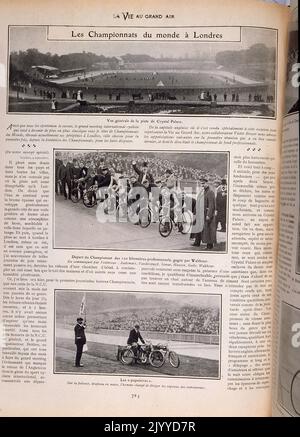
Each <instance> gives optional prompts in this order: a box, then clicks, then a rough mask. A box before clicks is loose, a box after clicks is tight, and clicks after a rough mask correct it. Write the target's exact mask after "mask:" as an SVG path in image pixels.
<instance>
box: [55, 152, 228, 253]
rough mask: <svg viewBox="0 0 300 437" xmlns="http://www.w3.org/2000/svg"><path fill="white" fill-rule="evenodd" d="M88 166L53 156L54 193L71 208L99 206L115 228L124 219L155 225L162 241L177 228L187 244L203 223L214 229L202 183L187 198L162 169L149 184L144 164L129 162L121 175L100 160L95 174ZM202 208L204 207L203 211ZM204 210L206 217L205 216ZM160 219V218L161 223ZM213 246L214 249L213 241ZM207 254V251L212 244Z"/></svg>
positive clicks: (89, 163) (168, 170)
mask: <svg viewBox="0 0 300 437" xmlns="http://www.w3.org/2000/svg"><path fill="white" fill-rule="evenodd" d="M93 164H94V163H92V161H91V160H86V161H85V163H84V162H83V161H80V160H78V159H77V158H73V159H72V160H71V161H70V160H68V159H67V158H64V157H63V158H62V159H61V157H60V155H59V154H58V155H56V161H55V183H56V193H57V194H59V193H60V194H62V195H63V196H64V198H65V199H72V200H73V201H74V202H77V201H79V200H80V199H83V202H84V205H85V206H87V207H93V206H95V205H97V204H98V205H100V204H101V207H102V211H103V217H104V219H105V215H108V214H110V215H112V214H114V217H115V221H116V222H118V221H124V218H125V221H130V222H131V223H133V224H135V225H141V226H142V227H147V226H148V225H149V224H150V222H159V232H160V234H161V235H162V236H168V235H170V232H171V230H172V229H175V228H176V229H177V230H178V232H180V233H188V232H191V238H193V237H192V235H194V237H195V238H196V234H197V235H198V236H199V235H200V233H201V229H200V232H199V229H198V231H197V229H196V228H197V224H198V225H199V226H200V227H201V223H202V222H203V221H204V226H205V224H206V225H207V226H208V227H210V228H211V229H214V228H215V224H214V221H215V220H214V214H215V210H216V206H215V194H212V192H211V190H208V191H207V186H208V185H209V183H208V179H207V178H203V180H200V181H199V182H200V184H198V183H197V188H196V189H194V190H193V191H192V190H190V191H188V192H187V190H182V189H181V187H180V180H179V178H178V177H177V175H176V172H175V171H174V169H171V168H165V169H164V173H163V174H162V175H161V177H159V178H158V177H157V174H156V177H155V178H154V176H153V173H152V172H151V168H150V166H149V165H148V162H147V161H142V162H140V163H139V164H140V165H138V163H137V162H136V161H134V160H133V161H131V164H130V167H131V171H129V172H127V174H125V172H124V171H122V170H121V171H120V169H118V170H119V172H118V173H116V172H115V171H114V169H113V168H112V167H109V166H108V165H107V162H106V159H105V158H104V157H101V158H100V159H99V160H98V168H95V165H93ZM127 170H128V169H127ZM223 189H224V187H223ZM226 192H227V190H226ZM201 193H202V194H203V193H204V194H203V196H202V198H203V199H204V201H202V204H201V202H199V201H198V199H199V198H200V197H201ZM206 193H207V194H206ZM209 195H210V196H209ZM205 199H207V202H206V200H205ZM210 199H212V200H210ZM204 203H207V205H206V206H204ZM211 203H213V205H211ZM204 209H206V211H204ZM208 210H210V214H211V216H210V217H208V216H207V211H208ZM162 217H164V218H165V219H164V220H163V221H162ZM197 220H198V223H197ZM109 221H110V222H111V221H112V220H111V219H110V220H109ZM223 221H224V220H223ZM221 224H222V223H221ZM202 227H203V226H202ZM195 229H196V231H195ZM222 229H223V224H222ZM213 233H215V231H214V230H213ZM209 238H211V237H209ZM198 240H199V238H198V239H197V238H196V243H195V245H197V246H199V245H200V243H199V241H198ZM202 241H203V240H202ZM204 242H205V241H204ZM212 243H213V244H214V243H215V237H214V236H213V238H212ZM208 248H212V247H211V243H209V247H208Z"/></svg>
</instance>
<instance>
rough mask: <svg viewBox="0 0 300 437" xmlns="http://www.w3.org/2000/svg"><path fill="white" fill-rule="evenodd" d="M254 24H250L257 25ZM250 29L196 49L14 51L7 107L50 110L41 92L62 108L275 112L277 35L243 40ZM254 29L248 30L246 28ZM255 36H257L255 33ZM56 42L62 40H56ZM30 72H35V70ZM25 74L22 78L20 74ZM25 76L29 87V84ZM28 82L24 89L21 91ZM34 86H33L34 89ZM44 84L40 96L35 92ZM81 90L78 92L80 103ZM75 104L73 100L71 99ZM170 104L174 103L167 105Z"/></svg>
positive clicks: (224, 112) (138, 111)
mask: <svg viewBox="0 0 300 437" xmlns="http://www.w3.org/2000/svg"><path fill="white" fill-rule="evenodd" d="M254 31H255V29H254ZM249 32H250V30H249V29H243V38H244V39H245V41H246V43H245V44H246V47H247V49H243V43H241V44H240V46H239V47H240V48H239V49H238V48H237V47H235V48H234V50H227V51H226V50H222V49H221V48H220V50H219V51H216V50H215V48H214V49H212V51H213V54H211V55H210V54H209V52H210V46H209V45H208V46H205V47H207V48H208V50H207V51H204V53H200V52H199V50H196V52H195V47H194V46H193V45H191V46H190V49H191V50H192V51H194V53H193V55H191V56H190V55H189V54H187V56H184V57H183V56H180V55H177V56H176V57H175V56H174V55H173V53H172V56H167V57H161V56H160V57H159V56H158V57H154V56H151V55H149V54H146V53H141V54H131V53H130V48H128V50H129V53H128V52H127V53H126V52H125V53H124V52H123V53H122V51H123V50H124V49H122V48H121V47H120V53H118V54H115V56H112V57H108V56H104V55H103V54H96V53H91V52H86V51H83V52H82V53H69V54H65V55H61V56H58V55H56V54H52V53H50V52H48V53H40V52H38V50H36V49H32V48H31V49H28V50H27V51H26V52H16V51H12V52H11V55H10V72H9V78H10V80H9V82H10V92H9V96H10V104H9V110H10V111H11V112H15V111H18V110H20V111H22V112H49V105H47V98H46V102H44V101H43V100H44V98H43V97H44V94H43V93H44V91H45V92H46V93H47V92H50V94H51V96H50V98H52V97H53V96H54V95H55V96H54V97H55V99H56V100H57V101H58V103H59V104H58V107H57V111H62V112H92V113H101V112H113V113H124V112H125V113H165V112H166V111H168V113H169V114H171V113H175V111H176V113H179V114H181V113H182V114H185V113H186V114H189V113H195V114H207V113H209V114H224V115H226V114H230V113H233V114H235V115H236V113H239V114H240V115H243V114H244V115H246V114H247V115H249V114H250V115H267V116H271V117H273V116H274V114H275V106H274V103H275V97H276V96H275V80H276V77H275V71H276V50H275V34H274V32H272V31H271V30H269V31H267V30H266V31H265V32H267V34H266V35H265V34H264V36H265V37H266V38H264V39H262V41H264V40H265V39H267V40H268V42H269V44H272V38H274V47H271V46H268V45H266V44H264V42H259V43H257V44H252V45H251V46H249V45H247V39H249V38H250V39H251V41H253V35H250V37H249V35H248V33H249ZM250 33H251V32H250ZM258 40H259V37H258ZM58 44H59V43H58ZM33 71H34V74H32V73H33ZM20 77H22V80H20V79H18V78H20ZM29 83H30V87H29V86H28V85H29ZM25 88H26V90H27V91H26V92H25V91H24V90H25ZM34 90H36V92H35V93H34ZM41 91H42V99H39V96H40V92H41ZM78 91H81V92H82V93H83V99H82V100H81V103H80V104H78V105H76V104H75V105H74V101H75V102H76V96H77V93H78ZM72 103H73V105H72ZM170 107H171V108H170Z"/></svg>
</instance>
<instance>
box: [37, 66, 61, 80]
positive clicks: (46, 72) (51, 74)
mask: <svg viewBox="0 0 300 437" xmlns="http://www.w3.org/2000/svg"><path fill="white" fill-rule="evenodd" d="M30 73H31V74H32V76H33V77H35V78H36V79H55V78H57V77H58V76H59V73H60V71H59V69H58V68H55V67H50V66H49V65H33V66H32V67H31V72H30Z"/></svg>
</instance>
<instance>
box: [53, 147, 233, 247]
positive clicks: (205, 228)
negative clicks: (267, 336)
mask: <svg viewBox="0 0 300 437" xmlns="http://www.w3.org/2000/svg"><path fill="white" fill-rule="evenodd" d="M53 153H54V156H53V196H54V199H53V205H54V207H53V215H54V219H53V247H54V248H56V249H102V250H105V249H107V250H142V251H188V252H207V253H208V252H210V253H212V252H213V253H226V252H227V239H228V223H227V222H228V185H229V179H228V173H229V153H228V152H180V151H177V152H169V151H159V152H148V151H143V152H142V151H117V150H114V151H111V150H110V151H107V150H105V149H103V150H97V149H93V150H84V149H74V150H72V149H55V150H54V152H53Z"/></svg>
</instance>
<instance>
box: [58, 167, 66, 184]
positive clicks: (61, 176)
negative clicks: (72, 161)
mask: <svg viewBox="0 0 300 437" xmlns="http://www.w3.org/2000/svg"><path fill="white" fill-rule="evenodd" d="M67 173H68V171H67V168H66V166H65V165H64V164H61V165H60V167H59V169H58V179H60V180H61V181H62V180H65V179H67Z"/></svg>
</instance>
